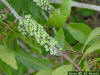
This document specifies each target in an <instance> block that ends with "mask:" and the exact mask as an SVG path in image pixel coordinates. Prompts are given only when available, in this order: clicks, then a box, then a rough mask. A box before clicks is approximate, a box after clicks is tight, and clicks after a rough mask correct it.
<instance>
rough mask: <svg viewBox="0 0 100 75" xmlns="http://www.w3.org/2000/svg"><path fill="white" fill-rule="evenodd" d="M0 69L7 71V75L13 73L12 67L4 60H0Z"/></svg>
mask: <svg viewBox="0 0 100 75" xmlns="http://www.w3.org/2000/svg"><path fill="white" fill-rule="evenodd" d="M0 70H2V71H3V72H5V73H7V75H11V74H12V73H11V71H10V68H9V66H8V65H7V64H5V63H4V62H2V61H1V60H0Z"/></svg>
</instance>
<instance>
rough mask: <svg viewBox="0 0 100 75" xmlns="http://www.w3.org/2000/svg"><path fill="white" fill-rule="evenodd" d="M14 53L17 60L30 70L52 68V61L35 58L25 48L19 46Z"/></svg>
mask: <svg viewBox="0 0 100 75" xmlns="http://www.w3.org/2000/svg"><path fill="white" fill-rule="evenodd" d="M17 47H18V48H16V50H14V53H15V55H16V59H17V60H18V61H20V62H21V63H22V64H24V65H25V66H27V67H28V68H33V69H36V70H41V69H46V68H50V61H49V60H47V59H44V58H39V57H35V56H31V55H29V54H28V53H27V52H26V51H25V50H24V49H23V48H21V47H20V46H17Z"/></svg>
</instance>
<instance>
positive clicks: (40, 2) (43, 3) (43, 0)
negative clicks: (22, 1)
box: [33, 0, 54, 11]
mask: <svg viewBox="0 0 100 75" xmlns="http://www.w3.org/2000/svg"><path fill="white" fill-rule="evenodd" d="M33 2H35V3H36V4H37V6H40V7H41V8H42V9H44V10H46V11H47V10H53V9H54V7H53V6H52V5H50V2H49V1H48V0H33Z"/></svg>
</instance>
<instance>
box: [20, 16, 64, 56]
mask: <svg viewBox="0 0 100 75" xmlns="http://www.w3.org/2000/svg"><path fill="white" fill-rule="evenodd" d="M18 28H19V31H20V32H21V33H22V34H23V35H24V36H30V37H35V38H36V41H37V42H38V43H40V44H41V45H42V46H44V47H45V49H46V51H50V54H51V55H59V50H62V49H61V48H60V47H59V46H58V43H57V41H56V40H55V39H53V38H52V37H50V36H49V34H47V32H46V31H45V29H44V28H43V26H42V25H40V24H39V23H37V22H36V21H35V20H34V19H32V17H31V15H26V16H25V18H24V19H20V20H19V26H18Z"/></svg>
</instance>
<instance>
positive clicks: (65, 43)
mask: <svg viewBox="0 0 100 75" xmlns="http://www.w3.org/2000/svg"><path fill="white" fill-rule="evenodd" d="M64 49H66V50H71V51H73V47H72V46H71V45H70V44H69V43H68V42H67V41H65V42H64Z"/></svg>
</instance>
